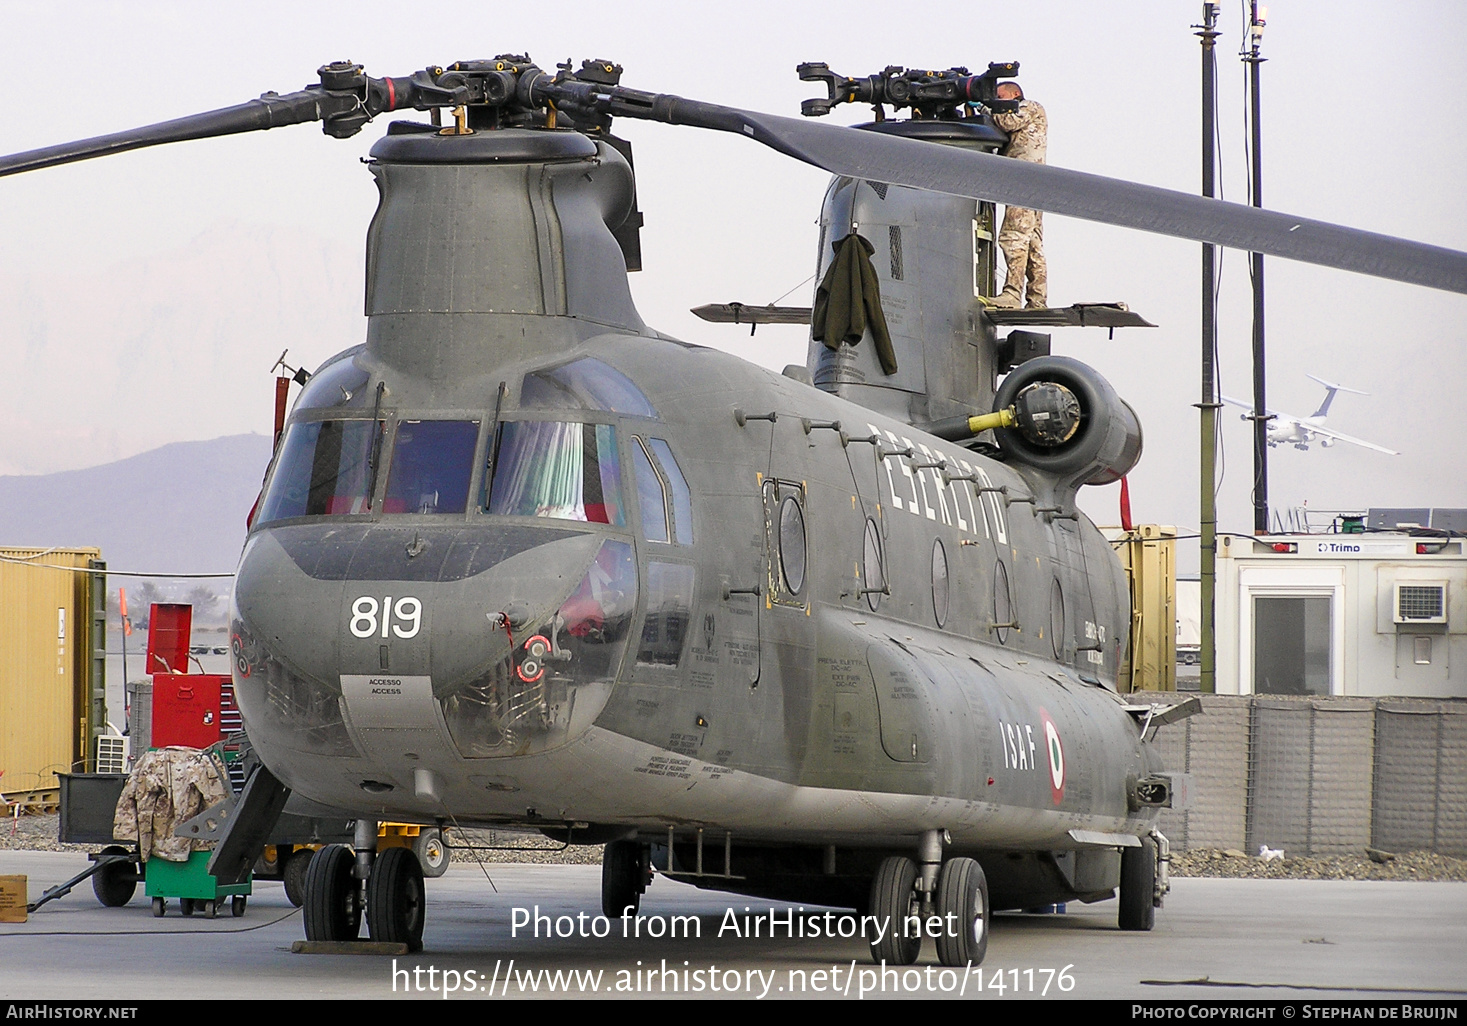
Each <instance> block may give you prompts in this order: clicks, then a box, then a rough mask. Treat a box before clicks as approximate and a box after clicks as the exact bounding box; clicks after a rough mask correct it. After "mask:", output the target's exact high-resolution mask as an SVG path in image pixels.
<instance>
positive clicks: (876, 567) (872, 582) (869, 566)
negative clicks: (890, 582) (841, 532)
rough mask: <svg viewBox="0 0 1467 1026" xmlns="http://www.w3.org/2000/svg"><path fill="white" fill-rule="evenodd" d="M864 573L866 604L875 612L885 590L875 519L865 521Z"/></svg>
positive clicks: (884, 570) (884, 573)
mask: <svg viewBox="0 0 1467 1026" xmlns="http://www.w3.org/2000/svg"><path fill="white" fill-rule="evenodd" d="M863 570H864V573H865V575H866V588H865V591H866V604H867V605H868V606H870V607H871V611H872V612H873V613H874V612H876V606H877V604H878V603H879V602H880V601H881V593H882V592H884V591H886V568H885V567H884V566H883V565H882V562H881V536H880V535H879V534H877V533H876V521H874V520H867V521H866V553H865V559H864V561H863Z"/></svg>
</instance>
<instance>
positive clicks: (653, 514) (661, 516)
mask: <svg viewBox="0 0 1467 1026" xmlns="http://www.w3.org/2000/svg"><path fill="white" fill-rule="evenodd" d="M632 438H633V442H632V469H633V471H634V472H635V473H636V475H637V505H638V506H640V507H641V510H642V535H643V537H645V538H646V539H647V540H648V541H654V542H666V541H667V500H666V499H665V498H664V497H663V494H662V493H663V490H664V489H665V488H666V487H667V486H666V485H664V484H663V482H662V478H661V476H660V475H659V474H658V473H657V471H656V470H654V469H652V458H651V457H650V456H648V455H647V449H646V443H645V442H643V441H642V439H640V438H637V437H636V436H635V435H633V436H632Z"/></svg>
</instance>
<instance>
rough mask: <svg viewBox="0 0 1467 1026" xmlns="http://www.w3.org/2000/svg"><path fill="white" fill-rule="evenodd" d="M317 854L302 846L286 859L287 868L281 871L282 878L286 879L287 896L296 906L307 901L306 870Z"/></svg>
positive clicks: (298, 906)
mask: <svg viewBox="0 0 1467 1026" xmlns="http://www.w3.org/2000/svg"><path fill="white" fill-rule="evenodd" d="M315 854H316V853H315V852H314V851H312V850H311V849H309V848H302V849H301V850H300V851H298V852H295V853H294V854H293V855H291V856H290V857H289V858H288V859H286V860H285V868H284V869H283V870H281V871H280V878H281V879H282V880H284V881H285V896H286V897H287V898H289V899H290V903H291V904H292V905H294V906H295V907H296V908H300V907H301V906H302V905H304V904H305V903H306V870H308V869H309V868H310V865H311V856H313V855H315Z"/></svg>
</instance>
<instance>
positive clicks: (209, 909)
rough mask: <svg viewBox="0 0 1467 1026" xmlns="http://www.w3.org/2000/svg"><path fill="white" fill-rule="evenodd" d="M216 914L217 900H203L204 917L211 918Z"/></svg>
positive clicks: (217, 910)
mask: <svg viewBox="0 0 1467 1026" xmlns="http://www.w3.org/2000/svg"><path fill="white" fill-rule="evenodd" d="M217 915H219V902H217V901H206V902H204V918H205V919H213V918H214V917H216V916H217Z"/></svg>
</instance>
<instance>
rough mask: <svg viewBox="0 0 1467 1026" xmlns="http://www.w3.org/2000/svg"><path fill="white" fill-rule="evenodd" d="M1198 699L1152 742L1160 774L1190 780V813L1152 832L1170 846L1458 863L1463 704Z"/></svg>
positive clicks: (1466, 840)
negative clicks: (1196, 708)
mask: <svg viewBox="0 0 1467 1026" xmlns="http://www.w3.org/2000/svg"><path fill="white" fill-rule="evenodd" d="M1131 697H1132V698H1133V699H1134V700H1140V701H1175V699H1176V697H1177V696H1176V695H1173V694H1157V693H1154V692H1153V693H1144V694H1137V695H1134V696H1131ZM1201 698H1202V704H1203V713H1202V714H1201V715H1198V716H1193V717H1191V718H1189V719H1186V720H1183V721H1181V722H1180V723H1175V724H1170V725H1168V726H1165V727H1162V728H1161V729H1160V730H1159V731H1158V732H1157V735H1156V745H1157V749H1158V751H1159V752H1160V753H1161V755H1162V758H1163V760H1164V762H1165V765H1166V766H1167V768H1169V769H1175V770H1179V771H1183V772H1186V773H1189V774H1191V776H1192V783H1193V803H1192V806H1191V808H1189V809H1187V810H1185V811H1173V810H1170V809H1169V810H1166V811H1165V812H1163V813H1162V815H1161V818H1160V820H1159V821H1158V824H1157V825H1158V827H1159V828H1160V830H1161V831H1162V833H1164V834H1166V836H1167V838H1168V839H1169V840H1170V841H1171V842H1172V846H1173V847H1174V848H1175V849H1177V850H1181V851H1185V850H1187V849H1190V848H1239V849H1243V850H1245V851H1247V852H1248V853H1249V854H1256V853H1257V851H1258V848H1259V846H1260V845H1267V846H1268V847H1270V848H1282V849H1284V851H1286V852H1290V853H1294V854H1300V855H1340V854H1348V853H1354V852H1360V851H1363V850H1364V849H1365V848H1366V847H1367V846H1373V847H1376V848H1380V849H1383V850H1386V851H1413V850H1427V851H1437V852H1441V853H1443V854H1449V855H1467V703H1464V702H1458V701H1417V700H1408V699H1369V698H1283V697H1274V696H1249V695H1244V696H1239V695H1202V696H1201Z"/></svg>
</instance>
